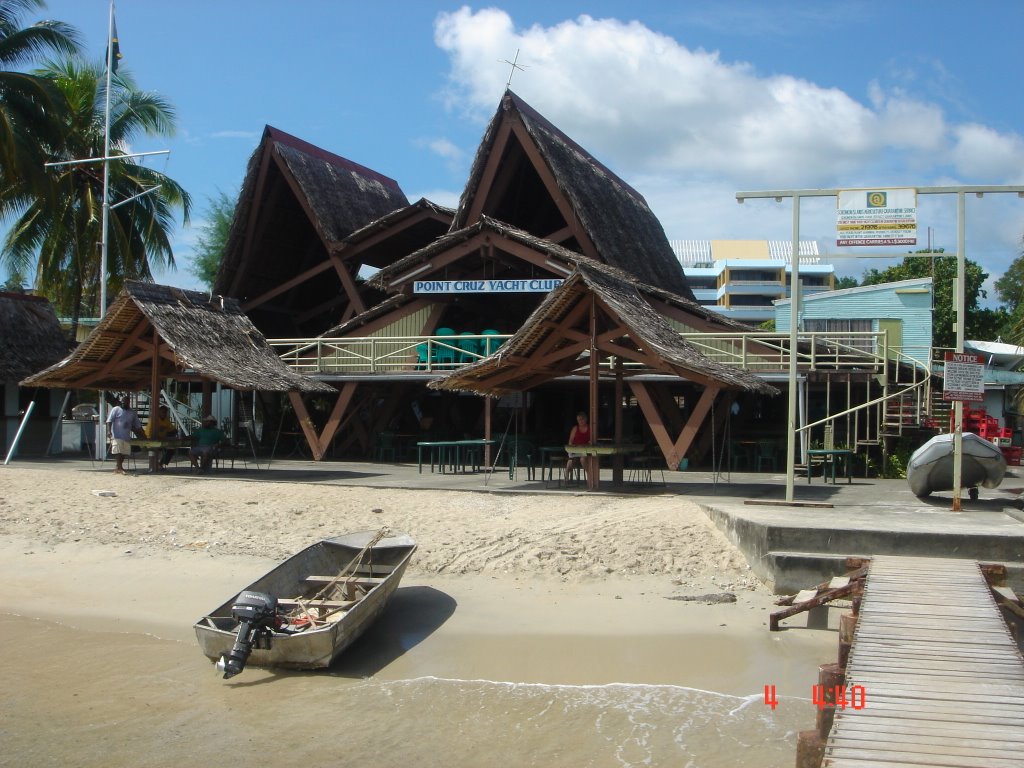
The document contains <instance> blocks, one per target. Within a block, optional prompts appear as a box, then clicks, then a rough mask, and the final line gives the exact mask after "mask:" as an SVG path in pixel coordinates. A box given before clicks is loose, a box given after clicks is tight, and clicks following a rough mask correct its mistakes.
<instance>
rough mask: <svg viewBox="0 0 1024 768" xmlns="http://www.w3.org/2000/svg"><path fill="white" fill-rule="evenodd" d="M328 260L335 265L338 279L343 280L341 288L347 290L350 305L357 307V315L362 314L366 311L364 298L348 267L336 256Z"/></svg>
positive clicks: (332, 255)
mask: <svg viewBox="0 0 1024 768" xmlns="http://www.w3.org/2000/svg"><path fill="white" fill-rule="evenodd" d="M328 259H329V260H330V263H331V264H333V265H334V271H335V272H337V273H338V279H339V280H341V286H342V287H343V288H344V289H345V294H346V295H347V296H348V301H349V304H350V305H351V306H353V307H355V309H356V313H357V314H362V313H363V312H365V311H366V304H364V303H363V297H362V296H360V295H359V288H358V287H356V283H355V281H354V280H353V279H352V275H350V274H349V272H348V265H347V264H346V263H345V262H344V261H342V260H341V259H340V258H338V257H337V256H335V255H334V254H331V255H330V256H328Z"/></svg>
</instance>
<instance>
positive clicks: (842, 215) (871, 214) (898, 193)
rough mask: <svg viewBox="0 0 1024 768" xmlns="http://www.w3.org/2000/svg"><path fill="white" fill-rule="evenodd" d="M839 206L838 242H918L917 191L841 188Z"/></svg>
mask: <svg viewBox="0 0 1024 768" xmlns="http://www.w3.org/2000/svg"><path fill="white" fill-rule="evenodd" d="M838 205H839V208H838V210H837V212H836V245H916V244H917V190H914V189H871V190H866V189H848V190H841V191H840V192H839V196H838Z"/></svg>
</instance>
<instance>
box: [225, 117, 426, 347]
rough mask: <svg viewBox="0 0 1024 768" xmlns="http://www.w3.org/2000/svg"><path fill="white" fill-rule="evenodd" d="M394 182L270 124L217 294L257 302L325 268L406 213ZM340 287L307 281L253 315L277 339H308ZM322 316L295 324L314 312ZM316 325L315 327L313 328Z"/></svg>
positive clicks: (246, 185)
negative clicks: (384, 220) (367, 231)
mask: <svg viewBox="0 0 1024 768" xmlns="http://www.w3.org/2000/svg"><path fill="white" fill-rule="evenodd" d="M408 205H409V201H408V199H407V198H406V196H405V194H404V193H403V192H402V190H401V188H400V187H399V186H398V183H397V182H396V181H395V180H394V179H390V178H388V177H387V176H384V175H382V174H380V173H377V172H376V171H373V170H371V169H370V168H366V167H365V166H362V165H359V164H358V163H354V162H352V161H351V160H347V159H346V158H343V157H340V156H339V155H335V154H332V153H330V152H327V151H325V150H323V149H320V148H319V147H316V146H314V145H312V144H309V143H308V142H305V141H302V140H301V139H299V138H296V137H295V136H291V135H289V134H287V133H285V132H284V131H280V130H278V129H277V128H273V127H271V126H269V125H268V126H267V127H266V128H265V130H264V132H263V138H262V140H261V141H260V144H259V146H258V147H257V148H256V150H255V152H253V154H252V157H251V159H250V160H249V167H248V171H247V173H246V177H245V181H244V182H243V184H242V189H241V192H240V194H239V197H238V203H237V205H236V208H235V217H234V220H233V221H232V225H231V231H230V233H229V235H228V241H227V244H226V246H225V249H224V257H223V259H222V261H221V265H220V270H219V271H218V273H217V279H216V281H215V284H214V292H215V293H218V294H221V295H224V296H230V297H232V298H237V299H240V300H241V301H242V302H243V303H245V302H246V301H249V300H252V299H255V298H257V297H259V296H262V295H264V294H266V293H267V292H270V291H272V290H273V289H275V288H277V287H278V286H280V285H282V284H284V283H287V282H288V281H289V280H292V279H293V278H295V277H296V276H297V275H301V274H302V273H304V272H306V271H307V270H310V269H313V268H316V267H318V266H320V265H323V264H324V263H325V262H326V261H327V259H328V257H329V254H330V253H331V252H332V251H334V250H337V249H339V248H341V247H342V243H343V241H344V240H345V239H346V238H347V237H349V236H350V235H351V234H352V233H353V232H356V231H357V230H359V229H361V228H363V227H365V226H366V225H368V224H370V223H371V222H374V221H377V220H379V219H380V218H381V217H383V216H386V215H387V214H389V213H391V212H393V211H396V210H398V209H401V208H405V207H407V206H408ZM338 294H339V284H338V283H337V281H334V282H331V281H324V280H323V279H320V280H315V279H314V280H307V281H304V282H302V283H300V284H298V285H296V286H294V287H292V288H291V289H290V290H289V291H288V292H287V293H284V294H282V295H280V296H278V297H276V298H275V301H274V303H273V304H272V305H270V306H265V307H262V308H261V311H260V312H256V313H252V317H253V322H254V323H255V324H256V325H257V326H258V327H260V328H261V329H264V330H265V331H267V332H271V333H273V334H274V335H282V336H288V335H301V334H306V335H312V333H314V332H316V331H319V330H321V329H322V328H323V327H324V325H326V324H327V323H328V322H331V320H325V319H324V318H328V317H329V318H332V319H333V320H336V318H337V313H336V312H333V311H332V307H331V305H330V301H331V300H332V299H336V298H337V297H338ZM320 305H325V307H324V310H323V312H322V313H314V314H313V315H312V316H311V317H308V318H306V320H299V321H296V319H295V318H298V317H300V316H301V315H302V314H303V313H306V312H308V311H309V310H310V309H311V308H316V307H319V306H320ZM317 323H319V325H317Z"/></svg>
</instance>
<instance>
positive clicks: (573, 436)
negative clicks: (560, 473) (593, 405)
mask: <svg viewBox="0 0 1024 768" xmlns="http://www.w3.org/2000/svg"><path fill="white" fill-rule="evenodd" d="M569 445H570V446H572V445H590V424H589V423H588V422H587V414H585V413H583V412H582V411H581V412H580V413H577V414H576V424H575V426H573V428H572V430H571V431H570V432H569ZM568 453H569V460H568V461H567V462H566V463H565V481H566V483H568V482H569V477H570V476H571V474H572V471H573V469H575V468H577V467H582V468H583V471H584V473H585V474H586V477H587V485H588V486H589V485H590V462H589V461H583V454H580V453H575V452H573V451H572V450H570V451H569V452H568Z"/></svg>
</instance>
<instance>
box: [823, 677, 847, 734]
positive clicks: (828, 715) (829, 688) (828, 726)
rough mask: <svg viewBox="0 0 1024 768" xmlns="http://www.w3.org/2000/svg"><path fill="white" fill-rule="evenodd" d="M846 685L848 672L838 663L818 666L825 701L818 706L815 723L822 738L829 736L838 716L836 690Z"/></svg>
mask: <svg viewBox="0 0 1024 768" xmlns="http://www.w3.org/2000/svg"><path fill="white" fill-rule="evenodd" d="M844 685H846V672H845V670H843V668H842V667H840V666H839V665H838V664H822V665H821V666H819V667H818V686H819V689H820V691H821V698H822V699H823V701H824V703H823V704H821V705H819V706H818V714H817V716H816V717H815V725H817V726H818V735H820V736H821V738H822V739H827V738H828V732H829V731H831V730H832V721H833V719H835V716H836V690H837V689H841V688H842V687H843V686H844Z"/></svg>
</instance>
